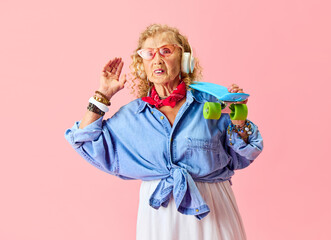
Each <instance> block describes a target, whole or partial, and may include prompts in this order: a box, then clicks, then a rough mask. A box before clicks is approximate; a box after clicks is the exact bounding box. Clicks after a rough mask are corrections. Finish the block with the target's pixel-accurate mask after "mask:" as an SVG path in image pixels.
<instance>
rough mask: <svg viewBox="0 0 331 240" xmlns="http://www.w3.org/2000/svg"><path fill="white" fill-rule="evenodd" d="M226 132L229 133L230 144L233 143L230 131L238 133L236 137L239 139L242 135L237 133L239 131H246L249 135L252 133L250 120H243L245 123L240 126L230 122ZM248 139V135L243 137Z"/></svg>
mask: <svg viewBox="0 0 331 240" xmlns="http://www.w3.org/2000/svg"><path fill="white" fill-rule="evenodd" d="M227 132H228V134H229V135H230V138H229V140H230V145H233V144H234V142H231V141H232V132H236V133H237V134H238V137H239V138H240V139H242V137H241V136H240V135H239V132H242V133H243V132H246V133H247V134H248V135H251V134H252V124H251V121H249V120H247V119H246V121H245V124H244V125H243V126H242V127H240V126H236V125H234V124H233V123H232V122H231V123H230V124H229V126H228V129H227ZM247 139H248V136H247V137H246V138H245V139H243V140H244V141H245V140H247ZM245 142H246V141H245Z"/></svg>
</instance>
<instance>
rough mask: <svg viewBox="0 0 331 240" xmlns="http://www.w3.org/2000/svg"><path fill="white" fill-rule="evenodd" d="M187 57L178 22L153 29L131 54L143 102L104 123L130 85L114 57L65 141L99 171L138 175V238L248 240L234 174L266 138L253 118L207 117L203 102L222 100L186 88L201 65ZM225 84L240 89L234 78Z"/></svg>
mask: <svg viewBox="0 0 331 240" xmlns="http://www.w3.org/2000/svg"><path fill="white" fill-rule="evenodd" d="M188 53H189V54H192V50H191V47H190V45H189V43H188V40H187V38H186V37H185V36H183V35H182V34H180V33H179V31H178V30H177V29H176V28H171V27H169V26H167V25H158V24H153V25H150V26H149V27H148V28H147V29H146V30H145V31H144V32H143V33H142V34H141V36H140V39H139V43H138V48H137V49H136V51H135V52H134V54H133V55H132V59H133V63H132V65H131V67H132V68H131V70H132V73H133V74H134V76H135V79H136V80H138V98H137V99H135V100H133V101H132V102H130V103H128V104H127V105H125V106H123V107H121V108H120V109H119V111H118V112H116V113H115V114H114V115H113V116H112V117H111V118H109V119H107V120H103V116H104V114H105V112H107V111H108V106H110V100H111V98H112V97H113V96H114V95H115V94H116V93H117V92H118V91H120V90H121V89H123V88H124V85H125V83H126V81H127V80H126V76H125V75H121V71H122V68H123V64H124V63H123V61H122V59H121V58H115V59H113V60H111V61H109V62H108V63H107V64H106V66H105V67H104V69H103V73H102V76H101V78H100V87H99V89H98V91H96V94H95V95H94V97H91V98H90V101H89V105H88V107H87V108H88V110H87V112H86V114H85V116H84V117H83V119H82V120H81V121H79V122H75V124H74V126H73V127H72V128H70V129H67V131H66V132H65V137H66V139H67V140H68V141H69V143H70V144H71V145H72V146H73V148H74V149H75V150H76V151H77V152H78V153H79V154H80V155H81V156H82V157H83V158H84V159H86V160H87V161H88V162H90V163H91V164H92V165H94V166H96V167H97V168H99V169H101V170H103V171H105V172H107V173H109V174H112V175H115V176H118V177H120V178H122V179H141V180H142V183H141V187H140V198H139V209H138V219H137V231H136V234H137V239H143V240H149V239H151V240H152V239H153V240H155V239H158V240H162V239H167V240H168V239H177V240H178V239H182V240H187V239H191V240H195V239H208V240H211V239H218V240H222V239H226V240H230V239H233V240H240V239H246V235H245V230H244V226H243V222H242V220H241V217H240V214H239V210H238V207H237V204H236V200H235V196H234V194H233V191H232V189H231V184H232V183H231V177H232V176H233V175H234V170H237V169H242V168H245V167H247V166H248V165H250V164H251V163H252V162H253V160H254V159H255V158H256V157H257V156H258V155H259V154H260V153H261V151H262V148H263V141H262V137H261V135H260V132H259V130H258V128H257V126H256V125H255V124H254V123H253V122H251V121H249V120H242V121H241V120H236V121H235V120H233V121H231V119H230V117H229V114H222V115H221V118H220V119H218V120H210V119H204V117H203V114H202V112H203V105H204V103H205V102H207V101H216V99H215V98H214V97H213V96H211V95H209V94H207V93H203V92H200V91H198V90H192V89H190V88H189V85H190V84H191V83H193V82H194V81H198V80H199V78H200V77H201V67H200V66H199V63H198V60H197V59H196V58H195V64H194V62H193V61H189V62H188V61H187V60H188V59H191V58H185V59H184V55H185V54H186V55H187V54H188ZM193 64H194V65H193ZM193 67H194V68H193ZM192 69H193V71H192ZM120 76H121V77H120ZM135 86H136V87H137V85H135ZM228 90H229V91H230V92H243V91H242V89H241V88H239V86H237V85H235V84H233V85H232V86H230V87H229V88H228ZM243 129H244V130H243ZM245 129H246V130H245Z"/></svg>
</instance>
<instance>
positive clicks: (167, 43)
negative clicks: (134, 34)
mask: <svg viewBox="0 0 331 240" xmlns="http://www.w3.org/2000/svg"><path fill="white" fill-rule="evenodd" d="M172 44H175V43H163V44H161V46H159V47H162V46H164V45H172ZM144 48H152V47H144Z"/></svg>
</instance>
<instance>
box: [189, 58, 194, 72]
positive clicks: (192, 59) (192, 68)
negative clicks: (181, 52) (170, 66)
mask: <svg viewBox="0 0 331 240" xmlns="http://www.w3.org/2000/svg"><path fill="white" fill-rule="evenodd" d="M194 64H195V60H194V57H192V58H191V64H190V65H191V73H193V70H194Z"/></svg>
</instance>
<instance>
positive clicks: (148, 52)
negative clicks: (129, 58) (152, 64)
mask: <svg viewBox="0 0 331 240" xmlns="http://www.w3.org/2000/svg"><path fill="white" fill-rule="evenodd" d="M176 47H180V46H178V45H177V44H167V45H163V46H162V47H159V48H144V49H140V50H138V51H137V53H138V54H139V56H140V57H142V58H143V59H145V60H152V59H153V58H154V56H155V54H156V52H157V51H159V54H160V55H161V56H163V57H169V56H170V55H171V54H173V53H174V51H175V48H176Z"/></svg>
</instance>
